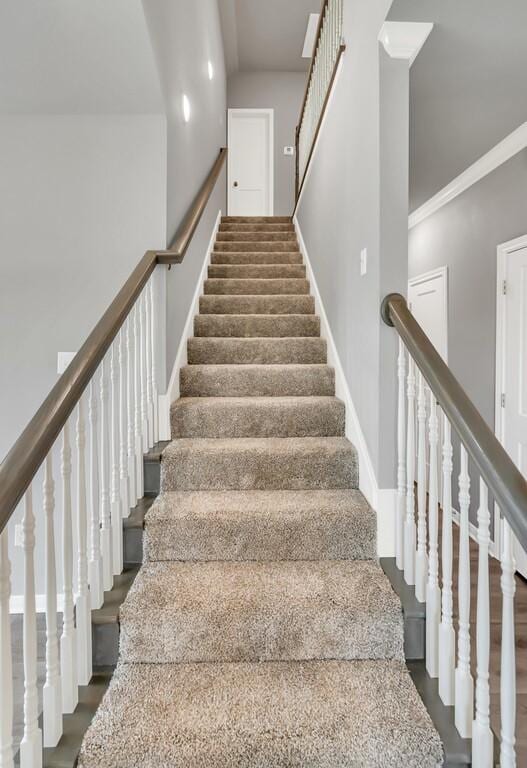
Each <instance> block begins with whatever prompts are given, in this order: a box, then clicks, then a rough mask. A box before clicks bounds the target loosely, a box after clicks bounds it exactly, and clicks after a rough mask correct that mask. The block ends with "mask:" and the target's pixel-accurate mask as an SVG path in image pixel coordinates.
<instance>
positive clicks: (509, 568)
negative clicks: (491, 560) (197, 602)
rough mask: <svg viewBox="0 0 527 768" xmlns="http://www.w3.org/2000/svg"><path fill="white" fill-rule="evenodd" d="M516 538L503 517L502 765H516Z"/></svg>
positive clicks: (514, 767) (513, 766)
mask: <svg viewBox="0 0 527 768" xmlns="http://www.w3.org/2000/svg"><path fill="white" fill-rule="evenodd" d="M515 570H516V565H515V563H514V538H513V534H512V530H511V528H510V526H509V524H508V523H507V521H506V520H504V521H503V552H502V558H501V592H502V598H503V605H502V616H501V680H500V705H501V744H500V768H516V749H515V744H516V645H515V635H514V595H515V592H516V582H515V576H514V573H515Z"/></svg>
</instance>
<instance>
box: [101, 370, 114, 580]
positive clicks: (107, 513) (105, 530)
mask: <svg viewBox="0 0 527 768" xmlns="http://www.w3.org/2000/svg"><path fill="white" fill-rule="evenodd" d="M99 395H100V400H101V553H102V582H103V588H104V591H105V592H108V590H110V589H111V588H112V586H113V568H112V524H111V507H110V440H109V436H108V430H109V428H110V419H109V413H108V381H107V378H106V360H105V359H104V360H103V361H102V363H101V377H100V386H99Z"/></svg>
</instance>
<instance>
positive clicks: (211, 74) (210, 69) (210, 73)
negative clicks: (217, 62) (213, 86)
mask: <svg viewBox="0 0 527 768" xmlns="http://www.w3.org/2000/svg"><path fill="white" fill-rule="evenodd" d="M207 72H208V73H209V80H212V78H213V77H214V67H213V66H212V61H210V60H209V61H208V62H207Z"/></svg>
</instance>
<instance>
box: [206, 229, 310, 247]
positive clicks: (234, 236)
mask: <svg viewBox="0 0 527 768" xmlns="http://www.w3.org/2000/svg"><path fill="white" fill-rule="evenodd" d="M240 241H242V242H246V243H249V242H257V243H260V242H262V241H263V242H266V243H271V242H272V243H275V242H279V243H284V242H291V243H295V245H296V244H297V239H296V232H295V231H294V230H292V231H286V232H271V231H270V230H269V229H266V230H265V232H250V231H247V230H244V231H242V232H238V231H236V230H234V231H233V230H231V231H229V232H223V231H221V230H220V231H219V232H218V234H217V235H216V243H237V242H240Z"/></svg>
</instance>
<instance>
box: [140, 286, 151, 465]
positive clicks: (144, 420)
mask: <svg viewBox="0 0 527 768" xmlns="http://www.w3.org/2000/svg"><path fill="white" fill-rule="evenodd" d="M137 309H138V311H139V371H140V385H141V386H140V393H141V400H140V406H141V439H142V445H143V452H144V453H146V452H147V451H148V448H149V445H148V403H147V394H146V389H147V374H146V318H145V309H146V308H145V293H144V292H143V293H142V294H141V296H140V297H139V300H138V302H137Z"/></svg>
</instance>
